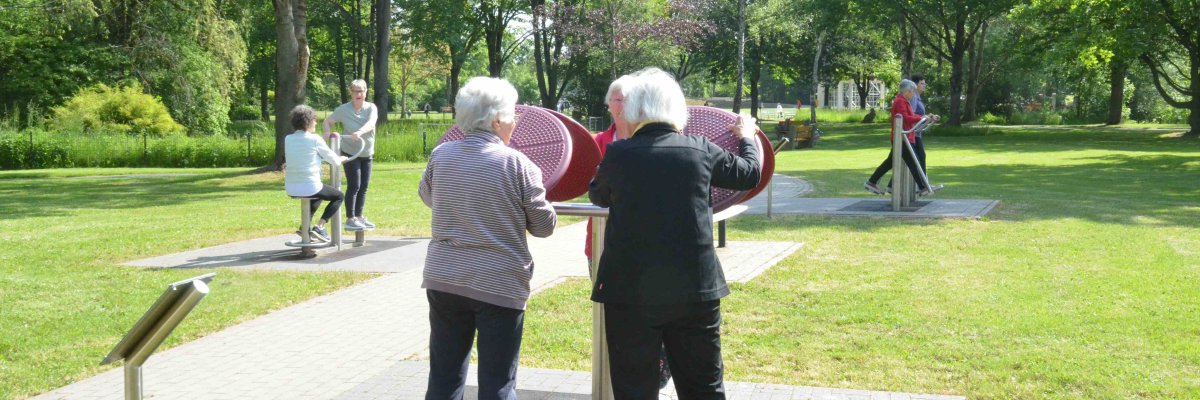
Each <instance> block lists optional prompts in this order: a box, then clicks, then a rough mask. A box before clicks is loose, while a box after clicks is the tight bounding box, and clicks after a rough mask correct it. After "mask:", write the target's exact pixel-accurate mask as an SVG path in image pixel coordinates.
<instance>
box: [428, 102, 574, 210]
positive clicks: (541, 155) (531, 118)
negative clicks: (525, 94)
mask: <svg viewBox="0 0 1200 400" xmlns="http://www.w3.org/2000/svg"><path fill="white" fill-rule="evenodd" d="M463 135H464V134H463V131H462V129H459V128H458V125H454V126H453V127H451V128H450V130H448V131H446V134H445V135H443V136H442V139H441V140H439V141H438V144H439V145H440V144H442V143H446V142H452V141H455V140H462V138H463ZM508 147H512V148H514V149H516V150H517V151H520V152H521V153H522V154H524V155H525V156H526V157H529V159H530V160H531V161H533V163H534V164H535V165H537V166H538V168H541V169H542V185H543V186H545V187H546V192H547V193H549V192H550V191H552V190H554V187H555V186H556V185H557V184H558V181H559V180H560V179H562V177H563V175H564V174H565V173H566V172H567V165H568V164H569V163H570V161H571V134H570V133H568V132H567V127H566V125H563V123H562V121H560V120H559V119H558V118H556V117H554V115H551V114H550V113H549V112H547V111H546V110H545V109H542V108H539V107H531V106H523V105H518V106H517V126H516V128H515V129H514V130H513V137H512V141H510V142H509V144H508Z"/></svg>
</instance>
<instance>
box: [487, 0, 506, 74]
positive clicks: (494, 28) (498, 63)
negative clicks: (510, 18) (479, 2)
mask: <svg viewBox="0 0 1200 400" xmlns="http://www.w3.org/2000/svg"><path fill="white" fill-rule="evenodd" d="M483 3H484V6H485V9H484V21H483V37H484V42H486V43H487V58H488V76H491V77H493V78H499V77H501V75H502V74H503V73H504V51H503V48H502V45H503V44H504V28H505V26H504V25H505V24H504V10H503V9H501V8H500V6H499V5H496V4H492V3H490V2H486V1H485V2H483Z"/></svg>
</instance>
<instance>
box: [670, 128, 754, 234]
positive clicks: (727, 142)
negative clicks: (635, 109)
mask: <svg viewBox="0 0 1200 400" xmlns="http://www.w3.org/2000/svg"><path fill="white" fill-rule="evenodd" d="M734 122H737V114H734V113H731V112H729V111H725V110H722V109H718V108H713V107H704V106H691V107H688V120H687V126H686V127H684V129H683V133H684V134H685V135H697V136H703V137H705V138H707V139H708V140H709V141H710V142H713V144H715V145H717V146H718V147H720V148H722V149H725V150H726V151H729V152H732V153H735V154H736V153H737V152H738V144H739V142H740V139H738V138H737V137H736V136H734V135H733V134H732V133H729V126H730V125H733V124H734ZM754 142H755V146H756V147H758V154H762V153H763V149H762V144H761V143H758V141H757V140H756V141H754ZM764 162H765V157H759V167H760V168H761V167H762V164H763V163H764ZM749 192H750V191H748V190H729V189H722V188H717V187H714V188H712V192H711V194H710V199H711V202H712V209H713V213H718V212H721V211H722V210H724V209H726V208H729V206H732V205H734V204H737V203H739V202H741V200H742V199H743V198H745V197H746V195H747V194H748V193H749Z"/></svg>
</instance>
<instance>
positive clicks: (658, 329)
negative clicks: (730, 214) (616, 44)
mask: <svg viewBox="0 0 1200 400" xmlns="http://www.w3.org/2000/svg"><path fill="white" fill-rule="evenodd" d="M631 77H632V78H633V79H632V81H631V83H630V84H627V86H626V87H625V88H623V92H624V93H625V102H624V109H623V110H622V113H621V116H619V117H618V118H622V119H623V120H624V122H627V123H628V124H629V126H632V127H636V128H635V131H634V134H633V136H632V137H630V138H629V139H626V140H622V141H618V142H614V143H613V144H611V145H609V147H608V151H607V152H606V153H605V154H604V158H603V160H602V161H601V163H600V166H599V167H598V169H597V172H596V177H595V178H594V179H593V180H592V183H591V186H590V188H589V189H590V190H589V192H588V194H589V196H590V198H591V201H592V203H595V204H596V205H599V206H601V207H608V208H609V217H608V221H607V225H606V227H605V232H606V236H605V240H604V253H603V254H602V255H601V256H600V269H599V271H598V272H597V277H596V281H595V284H594V286H593V288H592V300H593V301H596V302H600V303H604V311H605V335H606V337H607V339H608V346H609V358H610V361H609V362H610V364H611V366H612V368H611V370H612V383H613V391H614V394H615V396H616V398H617V399H653V398H657V391H658V382H657V372H658V364H657V363H658V349H659V346H663V345H665V346H666V349H667V355H668V357H667V358H668V359H669V360H670V367H671V371H672V374H673V375H674V379H675V386H676V391H677V392H678V393H679V396H680V398H682V399H723V398H725V395H724V385H723V378H722V375H723V366H722V364H721V343H720V323H721V312H720V299H721V298H722V297H724V296H725V295H728V294H729V287H728V285H726V283H725V275H724V273H723V272H722V270H721V263H720V261H719V260H717V256H716V252H715V249H714V248H713V235H712V209H711V203H710V199H709V191H710V189H711V187H712V186H716V187H721V188H727V189H733V190H748V189H751V188H753V187H755V186H756V185H757V184H758V181H759V178H760V169H759V162H758V157H759V155H758V154H757V151H756V150H755V147H754V144H753V140H754V138H753V132H754V124H753V123H750V124H744V126H743V124H741V120H740V119H739V125H738V126H734V127H731V131H732V132H734V134H735V135H737V136H739V137H741V139H742V140H741V144H740V146H739V151H738V154H733V153H730V152H727V151H725V150H724V149H722V148H720V147H718V146H717V145H715V144H713V143H711V142H709V141H708V140H707V139H705V138H703V137H699V136H691V135H683V134H681V133H680V131H681V130H682V129H683V127H684V125H685V124H686V122H687V116H688V112H687V103H686V102H685V100H684V96H683V91H682V90H680V88H679V84H678V83H676V82H675V80H674V78H672V77H671V75H669V74H667V73H666V72H663V71H662V70H659V69H657V68H651V69H646V70H642V71H640V72H637V73H635V74H633V75H632V76H631Z"/></svg>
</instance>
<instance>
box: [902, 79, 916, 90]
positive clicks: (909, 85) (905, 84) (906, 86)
mask: <svg viewBox="0 0 1200 400" xmlns="http://www.w3.org/2000/svg"><path fill="white" fill-rule="evenodd" d="M905 90H913V91H915V90H917V84H916V83H913V81H910V80H908V79H901V80H900V92H899V93H904V91H905Z"/></svg>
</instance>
